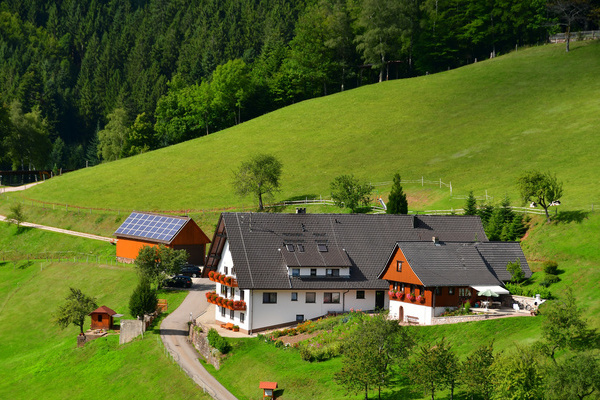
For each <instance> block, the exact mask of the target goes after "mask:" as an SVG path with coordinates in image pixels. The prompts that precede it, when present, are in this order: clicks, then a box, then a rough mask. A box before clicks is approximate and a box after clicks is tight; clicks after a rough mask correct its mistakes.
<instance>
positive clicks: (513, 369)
mask: <svg viewBox="0 0 600 400" xmlns="http://www.w3.org/2000/svg"><path fill="white" fill-rule="evenodd" d="M539 358H540V357H539V355H538V354H537V353H536V352H535V351H534V349H533V348H531V347H520V346H516V349H515V350H514V351H513V352H511V353H504V354H501V355H499V356H497V357H496V359H495V361H494V365H493V367H492V370H493V374H492V382H493V384H494V396H493V398H494V399H498V400H500V399H514V400H517V399H543V398H544V396H543V395H544V381H543V370H542V368H541V363H540V360H539Z"/></svg>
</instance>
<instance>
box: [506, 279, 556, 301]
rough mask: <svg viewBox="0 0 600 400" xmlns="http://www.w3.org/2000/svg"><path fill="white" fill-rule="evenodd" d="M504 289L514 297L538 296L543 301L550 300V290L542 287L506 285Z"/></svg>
mask: <svg viewBox="0 0 600 400" xmlns="http://www.w3.org/2000/svg"><path fill="white" fill-rule="evenodd" d="M506 289H508V291H509V292H510V293H511V294H514V295H516V296H526V297H534V296H535V295H536V294H539V295H540V296H541V297H542V298H543V299H551V298H552V293H551V292H550V290H548V288H545V287H543V286H542V285H536V286H521V285H517V284H514V283H507V284H506Z"/></svg>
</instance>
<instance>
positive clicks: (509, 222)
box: [477, 197, 527, 242]
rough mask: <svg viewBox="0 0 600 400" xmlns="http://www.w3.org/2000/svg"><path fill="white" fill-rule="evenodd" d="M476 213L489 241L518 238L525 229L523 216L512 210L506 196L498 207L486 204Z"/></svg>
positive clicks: (505, 240)
mask: <svg viewBox="0 0 600 400" xmlns="http://www.w3.org/2000/svg"><path fill="white" fill-rule="evenodd" d="M477 213H478V214H479V215H480V216H481V220H482V223H483V227H484V229H485V233H486V235H487V237H488V239H489V240H491V241H504V242H507V241H514V240H518V239H520V238H521V237H522V236H523V235H524V234H525V232H526V231H527V228H526V226H525V224H524V222H523V216H522V215H521V214H517V213H515V212H513V211H512V208H511V206H510V200H509V199H508V197H505V198H504V199H503V200H502V202H501V203H500V207H494V206H492V205H486V206H484V207H482V208H480V209H479V210H478V211H477Z"/></svg>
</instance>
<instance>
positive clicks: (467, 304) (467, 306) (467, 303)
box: [465, 300, 471, 314]
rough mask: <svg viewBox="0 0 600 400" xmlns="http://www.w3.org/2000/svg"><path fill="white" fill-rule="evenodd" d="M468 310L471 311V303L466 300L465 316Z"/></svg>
mask: <svg viewBox="0 0 600 400" xmlns="http://www.w3.org/2000/svg"><path fill="white" fill-rule="evenodd" d="M469 310H471V302H470V301H468V300H467V301H466V302H465V314H468V313H469Z"/></svg>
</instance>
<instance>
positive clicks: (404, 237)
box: [211, 213, 487, 290]
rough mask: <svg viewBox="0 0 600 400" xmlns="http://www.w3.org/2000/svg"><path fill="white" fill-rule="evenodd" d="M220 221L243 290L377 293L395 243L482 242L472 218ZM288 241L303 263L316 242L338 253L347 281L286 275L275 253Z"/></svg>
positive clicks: (252, 216)
mask: <svg viewBox="0 0 600 400" xmlns="http://www.w3.org/2000/svg"><path fill="white" fill-rule="evenodd" d="M221 222H222V223H223V224H224V225H225V231H226V234H227V239H228V240H229V243H230V250H231V255H232V257H233V262H234V265H235V269H236V277H237V280H238V284H239V286H240V288H243V289H291V288H303V289H311V288H313V289H320V288H328V289H329V288H330V289H334V288H339V289H344V288H354V289H380V290H383V289H386V288H387V287H388V284H387V282H385V281H383V280H381V279H378V278H377V275H378V274H379V272H380V271H381V270H382V268H383V267H384V266H385V264H386V261H387V259H388V257H389V255H390V252H391V251H392V249H393V248H394V245H395V243H396V242H397V241H427V242H431V239H432V237H434V236H435V237H437V238H439V240H441V241H444V242H452V241H455V242H470V241H475V240H480V241H487V237H486V236H485V232H484V231H483V227H482V225H481V220H480V219H479V217H477V216H458V215H456V216H433V215H419V216H412V215H387V214H381V215H372V214H368V215H365V214H267V213H258V214H257V213H223V214H222V216H221ZM213 243H214V240H213ZM288 243H294V244H296V245H297V244H298V243H301V244H304V245H305V252H306V253H309V249H310V253H311V254H306V257H307V261H306V263H307V265H308V264H309V263H310V262H316V261H314V260H317V257H318V254H316V252H317V248H316V243H326V244H327V245H328V248H333V249H342V250H344V252H345V254H347V257H348V260H349V262H350V264H351V266H350V278H329V279H328V278H322V279H319V278H312V279H309V278H291V277H289V276H288V272H287V268H286V266H285V263H286V262H287V261H290V260H289V259H288V258H285V259H284V256H282V255H281V254H280V250H279V249H281V252H284V251H287V250H286V249H285V244H288ZM211 251H212V248H211ZM309 259H310V260H311V261H310V262H309V261H308V260H309ZM325 261H326V260H323V262H325ZM300 262H304V260H299V263H300ZM329 262H332V263H334V261H332V260H330V261H329ZM335 262H338V261H335Z"/></svg>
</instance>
